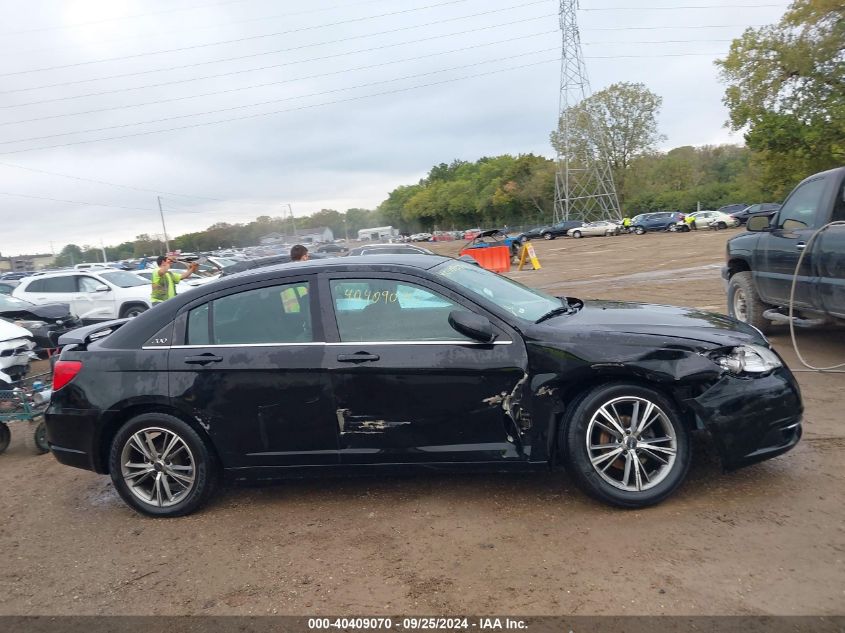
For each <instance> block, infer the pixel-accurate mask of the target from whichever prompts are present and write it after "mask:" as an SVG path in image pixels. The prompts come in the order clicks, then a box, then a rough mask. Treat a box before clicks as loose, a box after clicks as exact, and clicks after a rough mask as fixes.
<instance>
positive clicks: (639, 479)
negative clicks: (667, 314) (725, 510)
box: [559, 383, 691, 508]
mask: <svg viewBox="0 0 845 633" xmlns="http://www.w3.org/2000/svg"><path fill="white" fill-rule="evenodd" d="M611 405H612V407H615V411H616V414H614V408H612V407H611ZM635 406H636V407H637V411H638V412H639V417H638V419H639V420H641V421H642V422H644V423H645V424H646V426H645V427H644V428H642V430H641V431H640V434H639V436H638V435H637V433H636V432H634V433H626V431H629V428H628V427H629V426H630V424H631V419H632V417H633V414H634V413H635ZM602 409H603V410H604V411H607V412H608V413H609V414H610V415H611V416H612V418H613V419H614V420H616V423H615V425H612V424H608V423H607V422H608V420H607V419H606V418H605V417H604V416H603V415H602V413H600V410H602ZM616 427H619V428H620V429H621V430H622V431H623V432H622V433H619V431H618V430H617V428H616ZM609 430H610V431H613V433H611V432H608V431H609ZM660 438H665V439H660ZM646 441H649V442H650V443H649V445H648V446H649V448H645V444H644V442H646ZM559 442H560V443H559V446H560V452H561V455H562V457H563V461H564V464H565V466H566V469H567V471H568V472H569V473H570V475H571V476H572V478H573V479H574V480H575V483H576V484H577V485H578V486H579V487H580V488H581V489H582V490H583V491H584V492H586V493H587V494H588V495H590V496H591V497H593V498H595V499H598V500H599V501H603V502H605V503H608V504H610V505H615V506H619V507H622V508H643V507H646V506H650V505H654V504H657V503H660V502H661V501H663V500H664V499H666V498H667V497H669V496H670V495H671V494H672V493H673V492H674V491H675V490H676V489H677V488H678V486H680V485H681V483H683V481H684V478H685V477H686V475H687V471H688V470H689V465H690V461H691V460H690V457H691V449H690V432H689V429H688V428H687V426H686V424H685V423H684V422H683V420H682V419H681V417H680V415H678V412H677V410H676V409H675V406H674V405H673V404H672V403H671V402H670V401H669V400H668V399H667V398H666V397H665V396H663V395H662V394H661V393H660V392H658V391H655V390H654V389H651V388H649V387H643V386H640V385H637V384H634V383H611V384H607V385H602V386H600V387H597V388H595V389H593V390H592V391H590V392H589V393H587V394H586V396H584V397H583V398H582V399H581V400H579V401H578V402H577V403H576V404H575V406H574V408H573V409H571V411H570V414H569V415H568V416H567V418H566V420H565V421H564V424H563V426H562V427H561V429H560V438H559ZM588 442H589V445H590V446H594V447H600V448H592V449H591V448H589V447H588ZM616 444H619V447H618V448H616V447H614V445H616ZM626 446H627V447H628V448H625V447H626ZM637 447H639V448H637ZM670 451H671V452H670ZM614 455H619V457H616V458H614ZM604 456H610V460H609V461H608V458H607V457H604ZM603 457H604V459H602V458H603ZM596 460H598V463H596V465H594V463H595V462H596ZM637 464H639V465H640V468H637ZM626 466H627V467H626Z"/></svg>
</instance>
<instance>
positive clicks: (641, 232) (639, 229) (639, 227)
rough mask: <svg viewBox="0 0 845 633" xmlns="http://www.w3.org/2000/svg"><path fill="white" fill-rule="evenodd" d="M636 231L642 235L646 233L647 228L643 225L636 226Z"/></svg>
mask: <svg viewBox="0 0 845 633" xmlns="http://www.w3.org/2000/svg"><path fill="white" fill-rule="evenodd" d="M634 233H636V234H637V235H642V234H643V233H645V229H644V228H643V227H641V226H637V227H634Z"/></svg>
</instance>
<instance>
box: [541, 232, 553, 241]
mask: <svg viewBox="0 0 845 633" xmlns="http://www.w3.org/2000/svg"><path fill="white" fill-rule="evenodd" d="M543 239H544V240H553V239H555V236H554V235H552V234H551V233H543Z"/></svg>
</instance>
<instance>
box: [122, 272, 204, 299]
mask: <svg viewBox="0 0 845 633" xmlns="http://www.w3.org/2000/svg"><path fill="white" fill-rule="evenodd" d="M154 270H155V269H154V268H146V269H144V270H133V271H131V272H132V274H133V275H137V276H138V277H140V278H141V279H143V280H144V281H145V282H147V283H148V284H151V283H152V282H153V271H154ZM177 274H178V273H177ZM219 276H220V273H218V274H216V275H211V276H209V277H188V278H187V279H186V280H184V281H180V282H179V283H178V284H176V294H177V295H178V294H182V293H183V292H188V290H190V289H191V288H196V287H197V286H202V285H203V284H207V283H209V282H211V281H215V280H216V279H217V278H218V277H219Z"/></svg>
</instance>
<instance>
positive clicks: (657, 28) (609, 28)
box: [584, 24, 768, 31]
mask: <svg viewBox="0 0 845 633" xmlns="http://www.w3.org/2000/svg"><path fill="white" fill-rule="evenodd" d="M761 26H768V25H767V24H694V25H691V26H677V25H674V24H671V25H668V26H594V27H590V28H586V29H584V30H585V31H661V30H664V29H672V30H682V29H752V28H758V27H761Z"/></svg>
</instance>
